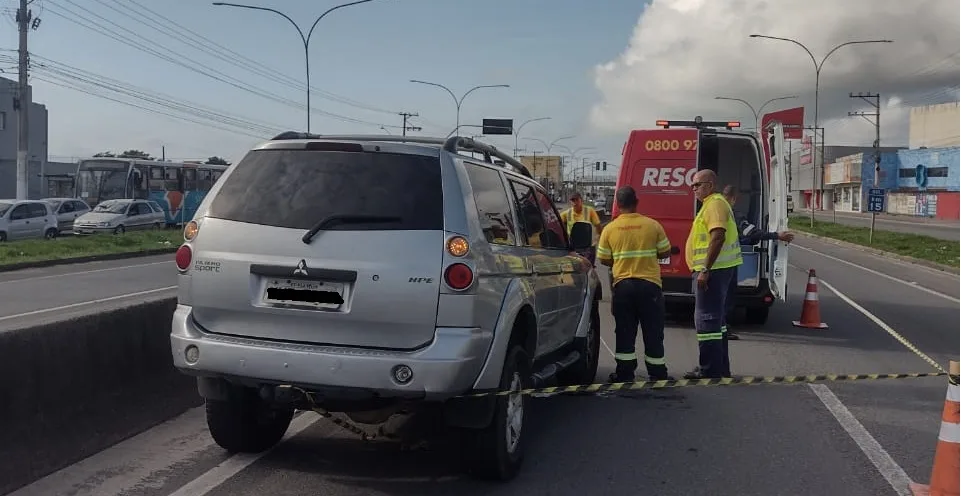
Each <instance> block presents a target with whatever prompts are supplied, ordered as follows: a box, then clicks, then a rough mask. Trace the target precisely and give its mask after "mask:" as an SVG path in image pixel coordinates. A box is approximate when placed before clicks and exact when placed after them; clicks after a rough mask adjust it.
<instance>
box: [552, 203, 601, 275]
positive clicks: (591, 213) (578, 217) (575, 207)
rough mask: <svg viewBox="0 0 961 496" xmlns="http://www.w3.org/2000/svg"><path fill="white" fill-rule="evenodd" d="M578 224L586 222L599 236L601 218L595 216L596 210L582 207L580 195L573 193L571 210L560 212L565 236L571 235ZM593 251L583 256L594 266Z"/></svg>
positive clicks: (585, 206)
mask: <svg viewBox="0 0 961 496" xmlns="http://www.w3.org/2000/svg"><path fill="white" fill-rule="evenodd" d="M578 222H587V223H588V224H591V225H593V226H594V231H595V232H596V233H597V234H598V236H600V234H601V218H600V217H598V216H597V210H594V209H593V208H591V207H588V206H587V205H584V199H583V198H581V194H580V193H577V192H575V193H574V194H572V195H571V208H568V209H567V210H564V211H563V212H561V223H562V224H564V228H565V229H567V235H568V236H570V235H571V229H573V228H574V224H576V223H578ZM594 252H595V250H593V249H592V250H590V251H589V252H588V253H586V254H585V255H586V256H587V259H588V260H590V261H591V264H592V265H593V264H594V256H595V253H594Z"/></svg>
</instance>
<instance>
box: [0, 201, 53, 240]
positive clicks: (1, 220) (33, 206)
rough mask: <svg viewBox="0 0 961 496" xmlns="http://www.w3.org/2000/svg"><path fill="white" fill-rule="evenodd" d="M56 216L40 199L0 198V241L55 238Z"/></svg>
mask: <svg viewBox="0 0 961 496" xmlns="http://www.w3.org/2000/svg"><path fill="white" fill-rule="evenodd" d="M58 232H59V231H58V230H57V216H56V215H54V213H53V210H52V209H51V208H50V205H49V204H47V202H45V201H41V200H0V241H8V240H9V241H14V240H21V239H33V238H48V239H52V238H56V237H57V234H58Z"/></svg>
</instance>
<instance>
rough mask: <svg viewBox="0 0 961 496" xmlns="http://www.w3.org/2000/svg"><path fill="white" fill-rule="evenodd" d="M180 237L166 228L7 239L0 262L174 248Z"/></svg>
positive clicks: (5, 263) (4, 263) (174, 231)
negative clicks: (52, 237) (18, 239)
mask: <svg viewBox="0 0 961 496" xmlns="http://www.w3.org/2000/svg"><path fill="white" fill-rule="evenodd" d="M183 239H184V238H183V234H182V232H181V231H180V230H179V229H166V230H158V231H137V232H128V233H125V234H92V235H88V236H73V235H67V236H63V237H59V238H55V239H29V240H21V241H8V242H6V243H0V265H10V264H16V263H23V262H37V261H41V260H43V261H46V260H62V259H69V258H78V257H87V256H92V255H108V254H116V253H135V252H142V251H148V250H157V249H163V248H176V247H177V246H179V245H180V244H181V243H182V242H183Z"/></svg>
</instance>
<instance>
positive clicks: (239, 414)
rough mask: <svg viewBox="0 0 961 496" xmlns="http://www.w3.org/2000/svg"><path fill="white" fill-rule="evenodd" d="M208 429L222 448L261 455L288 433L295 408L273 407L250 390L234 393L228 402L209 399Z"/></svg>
mask: <svg viewBox="0 0 961 496" xmlns="http://www.w3.org/2000/svg"><path fill="white" fill-rule="evenodd" d="M206 407H207V427H208V428H209V429H210V435H211V436H212V437H213V438H214V441H216V442H217V444H218V445H220V447H221V448H223V449H225V450H227V451H232V452H239V453H259V452H262V451H265V450H267V449H269V448H271V447H272V446H274V445H275V444H277V442H278V441H280V439H281V438H282V437H284V433H286V432H287V427H289V426H290V420H291V419H292V418H293V415H294V409H293V408H291V407H280V406H276V405H271V404H269V403H267V402H265V401H264V400H262V399H261V398H260V396H258V395H257V391H256V390H254V389H250V388H236V389H234V390H232V391H230V397H229V399H227V400H210V399H208V400H206Z"/></svg>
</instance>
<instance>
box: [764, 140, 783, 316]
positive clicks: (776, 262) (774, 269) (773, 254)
mask: <svg viewBox="0 0 961 496" xmlns="http://www.w3.org/2000/svg"><path fill="white" fill-rule="evenodd" d="M769 136H770V139H771V143H770V150H771V160H770V167H771V169H770V170H771V178H770V181H771V188H770V194H771V203H770V208H769V210H768V229H767V230H768V232H781V231H784V230H787V227H788V224H787V221H788V217H787V195H788V191H787V170H786V167H787V156H786V155H785V146H784V125H783V124H781V123H780V122H772V123H771V133H770V134H769ZM770 243H771V245H770V247H769V249H768V256H769V257H770V260H769V264H768V267H769V268H770V274H769V275H768V281H769V283H770V287H771V293H773V294H774V297H775V298H777V299H779V300H781V301H786V300H787V262H788V245H787V243H785V242H783V241H779V240H773V241H771V242H770Z"/></svg>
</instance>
